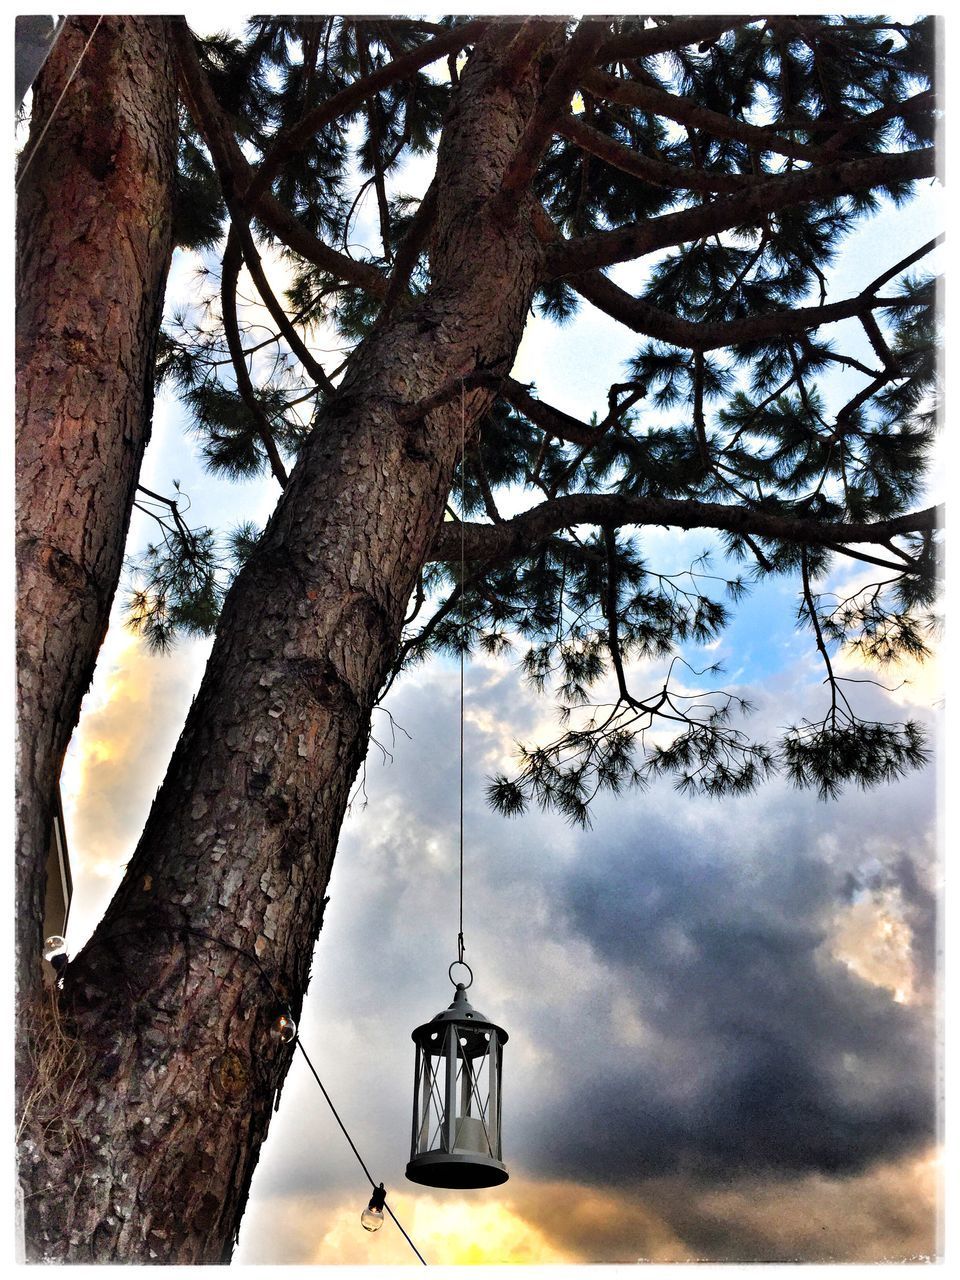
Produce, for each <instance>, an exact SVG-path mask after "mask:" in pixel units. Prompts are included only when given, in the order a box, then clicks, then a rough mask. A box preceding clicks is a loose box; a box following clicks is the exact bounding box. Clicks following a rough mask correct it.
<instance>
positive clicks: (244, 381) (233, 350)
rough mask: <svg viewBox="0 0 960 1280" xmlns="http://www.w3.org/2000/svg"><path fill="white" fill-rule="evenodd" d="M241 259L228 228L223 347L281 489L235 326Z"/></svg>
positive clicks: (278, 462) (276, 458)
mask: <svg viewBox="0 0 960 1280" xmlns="http://www.w3.org/2000/svg"><path fill="white" fill-rule="evenodd" d="M242 260H243V252H242V250H241V247H240V236H239V234H238V233H237V232H236V228H235V227H231V228H230V234H229V235H228V236H227V247H226V249H225V250H224V254H223V269H222V271H221V273H220V305H221V311H222V313H223V329H224V333H225V334H226V338H227V346H228V347H229V349H230V358H231V359H232V361H233V370H234V374H235V376H236V379H237V391H238V392H239V393H240V398H241V400H242V401H243V403H244V404H245V405H246V406H247V408H248V409H249V411H250V413H251V415H252V416H253V419H254V421H255V422H256V424H257V434H258V436H259V437H260V442H261V444H262V445H263V448H264V451H265V452H266V455H267V459H268V461H269V463H270V470H271V471H272V472H273V474H274V476H275V477H276V479H277V480H278V481H279V482H280V488H281V489H284V488H286V484H287V469H286V467H285V466H284V465H283V459H282V458H281V457H280V451H279V450H278V448H277V443H276V440H275V439H274V437H273V427H272V425H271V423H270V419H269V418H268V417H267V415H266V414H265V413H264V411H263V406H262V405H261V404H260V402H259V401H258V400H257V397H256V393H255V392H254V389H253V383H252V382H251V380H250V373H249V371H248V369H247V361H246V357H245V355H244V351H243V343H242V342H241V341H240V328H239V326H238V324H237V277H238V276H239V274H240V264H241V262H242Z"/></svg>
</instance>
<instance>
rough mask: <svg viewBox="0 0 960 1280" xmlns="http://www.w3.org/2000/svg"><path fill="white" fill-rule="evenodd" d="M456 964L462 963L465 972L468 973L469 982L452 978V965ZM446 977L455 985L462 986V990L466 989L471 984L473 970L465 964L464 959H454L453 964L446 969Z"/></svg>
mask: <svg viewBox="0 0 960 1280" xmlns="http://www.w3.org/2000/svg"><path fill="white" fill-rule="evenodd" d="M458 964H459V965H463V967H464V969H466V971H467V973H469V975H470V981H469V982H457V980H456V979H455V978H454V976H453V969H454V965H458ZM447 977H448V978H449V979H450V981H451V982H452V983H453V985H454V986H455V987H461V986H462V987H463V989H464V991H466V990H467V989H468V988H469V987H472V986H473V970H472V969H471V968H470V966H469V965H468V964H467V962H466V960H454V962H453V964H451V966H450V968H449V969H448V970H447Z"/></svg>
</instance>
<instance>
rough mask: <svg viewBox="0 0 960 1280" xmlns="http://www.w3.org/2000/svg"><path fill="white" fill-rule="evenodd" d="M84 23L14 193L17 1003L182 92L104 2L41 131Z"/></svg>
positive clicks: (111, 571)
mask: <svg viewBox="0 0 960 1280" xmlns="http://www.w3.org/2000/svg"><path fill="white" fill-rule="evenodd" d="M95 22H96V19H95V18H74V19H71V20H70V21H68V23H67V25H66V27H65V29H64V31H63V34H62V35H61V37H60V40H59V41H58V43H57V46H56V48H55V49H54V51H53V53H52V54H51V56H50V58H49V60H48V61H47V64H46V66H45V68H44V70H43V73H42V75H41V76H40V79H39V81H38V82H37V84H36V86H35V88H34V99H33V123H32V127H31V131H30V138H29V141H28V143H27V146H26V147H25V149H24V153H23V158H22V160H21V175H22V180H21V185H20V190H19V193H18V194H19V200H18V220H17V301H18V305H17V407H16V412H17V455H16V490H17V524H16V537H17V694H18V708H17V710H18V722H19V724H20V726H21V731H20V734H19V739H18V744H17V801H16V803H17V823H18V853H17V892H18V907H17V978H18V997H19V999H20V1000H21V1001H22V1002H23V1006H24V1007H27V1008H28V1007H31V1006H32V1005H33V1004H34V1003H35V1002H36V1000H37V999H38V993H39V986H40V947H41V943H42V938H41V924H42V919H43V910H42V902H43V893H44V875H45V860H46V852H47V846H48V844H49V839H50V823H51V815H52V812H53V800H54V792H55V788H56V784H57V780H58V778H59V775H60V768H61V765H62V762H63V755H64V752H65V750H66V747H67V743H68V741H69V738H70V734H71V733H72V731H73V728H74V726H75V724H76V722H77V719H78V717H79V713H80V703H81V700H82V698H83V695H84V692H85V691H86V689H87V687H88V685H89V683H90V679H91V677H92V674H93V668H94V664H95V662H96V657H97V652H98V650H99V648H100V644H101V642H102V640H103V636H104V633H105V631H106V627H107V617H108V615H109V612H110V605H111V601H112V600H113V595H114V591H115V589H116V584H117V580H118V577H119V573H120V567H121V563H122V556H123V546H124V542H125V539H126V533H127V526H128V523H129V518H130V510H131V504H132V501H133V494H134V489H135V486H136V481H137V476H138V474H139V470H140V462H141V458H142V456H143V450H144V447H145V445H146V442H147V438H148V436H149V431H150V415H151V410H152V382H153V361H154V347H155V342H156V334H157V331H158V326H159V321H160V310H161V306H162V302H163V290H164V283H165V280H166V273H167V267H168V265H169V259H170V251H171V235H172V226H171V211H172V190H173V185H172V184H173V175H174V165H175V161H176V140H177V99H176V84H175V79H174V72H173V66H172V61H171V57H170V53H169V47H168V42H167V40H166V36H165V23H164V22H163V21H162V20H161V19H157V18H145V17H126V18H116V17H105V18H104V19H103V20H102V21H101V23H100V26H99V28H97V30H96V34H95V35H94V37H93V40H92V41H91V43H90V46H89V48H88V49H87V50H86V53H85V55H84V57H83V61H82V63H81V65H80V68H79V71H78V73H77V75H76V76H75V78H74V79H73V81H72V83H71V84H70V86H69V88H68V89H67V91H66V94H65V96H64V97H63V100H62V102H60V103H59V106H58V107H57V109H56V116H55V119H54V121H53V123H52V125H51V127H50V128H49V129H47V131H46V132H45V133H43V130H44V127H45V125H46V123H47V121H48V119H49V117H50V113H51V110H52V109H53V108H54V105H55V104H56V103H57V100H58V99H59V97H60V94H61V92H62V91H63V89H64V86H65V85H66V84H67V81H68V77H69V75H70V72H71V70H72V69H73V68H74V66H75V65H76V63H77V60H78V58H79V57H80V55H81V51H82V50H83V49H84V46H85V45H86V43H87V40H88V38H89V37H90V35H91V33H92V32H93V30H94V24H95ZM38 144H39V145H38ZM22 1083H23V1080H22V1077H21V1084H22Z"/></svg>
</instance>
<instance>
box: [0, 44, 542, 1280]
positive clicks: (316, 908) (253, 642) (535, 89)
mask: <svg viewBox="0 0 960 1280" xmlns="http://www.w3.org/2000/svg"><path fill="white" fill-rule="evenodd" d="M512 34H513V32H512V30H511V28H510V27H502V26H501V27H494V28H492V29H490V30H489V31H488V32H487V34H486V35H485V36H484V37H483V38H482V39H481V40H480V42H479V43H478V45H477V46H476V49H475V52H474V56H473V57H472V58H471V60H470V62H469V63H468V65H467V68H466V70H465V71H464V73H463V78H462V81H461V84H460V87H459V89H458V91H457V93H456V96H455V98H454V101H453V103H452V105H451V108H450V111H449V114H448V118H447V120H446V123H445V126H444V130H443V135H442V141H441V144H440V149H439V155H438V182H437V191H438V196H437V201H438V214H437V221H436V226H435V232H434V236H433V242H432V253H431V275H432V281H433V284H432V287H431V289H430V292H429V294H428V296H427V297H426V298H425V299H424V300H423V301H422V302H420V303H418V304H417V305H415V306H410V307H408V308H407V309H406V310H400V311H399V312H398V313H394V315H393V316H392V317H391V318H389V319H388V320H387V321H386V322H384V323H383V325H382V327H380V328H379V329H378V330H377V331H375V332H374V334H373V335H372V336H371V337H370V338H369V339H368V340H367V341H366V342H365V343H364V346H363V348H362V351H360V352H358V353H357V355H356V356H355V358H354V360H353V361H352V363H351V371H350V372H349V373H348V374H347V375H346V377H345V380H344V382H343V384H342V385H341V387H340V388H339V390H338V392H337V394H336V396H335V398H334V399H333V400H332V402H331V403H330V404H329V405H328V407H327V408H326V409H325V411H324V414H323V417H322V420H321V421H320V423H319V426H318V427H317V430H316V431H315V432H314V433H313V435H312V437H311V440H310V442H309V443H308V445H307V447H306V450H305V452H304V454H303V455H302V457H301V459H300V461H299V462H298V464H297V466H296V468H295V470H294V471H293V473H292V475H291V477H290V481H289V484H288V486H287V488H286V490H285V492H284V494H283V497H282V499H281V501H280V504H279V506H278V508H277V510H276V512H275V514H274V516H273V517H272V519H271V520H270V523H269V525H268V526H267V529H266V531H265V534H264V536H263V539H262V541H261V544H260V545H259V547H258V549H257V552H256V554H255V556H254V557H253V559H252V561H251V562H250V563H249V564H248V566H247V567H246V568H245V569H244V571H243V572H242V573H241V575H240V576H239V578H238V579H237V581H236V583H235V585H234V587H233V589H232V591H231V593H230V596H229V598H228V600H227V603H226V606H225V608H224V611H223V615H222V619H221V622H220V626H219V629H218V634H217V639H216V641H215V644H214V648H213V652H212V655H211V658H210V662H209V665H208V668H207V672H206V674H205V677H204V680H203V683H202V685H201V688H200V691H199V693H198V695H197V698H196V700H195V702H194V704H193V706H192V708H191V711H190V714H189V716H188V719H187V722H186V726H185V728H184V731H183V735H182V737H181V739H180V742H179V744H178V746H177V749H176V751H175V753H174V756H173V759H172V761H171V763H170V766H169V769H168V772H167V775H166V778H165V780H164V783H163V785H162V787H161V789H160V791H159V792H158V795H157V798H156V800H155V803H154V806H153V809H152V812H151V814H150V817H149V819H148V822H147V825H146V828H145V831H144V834H143V836H142V838H141V841H140V844H139V846H138V848H137V850H136V853H135V855H134V857H133V859H132V861H131V863H130V865H129V867H128V870H127V873H126V875H125V878H124V881H123V883H122V885H121V887H120V889H119V891H118V893H117V895H116V898H115V899H114V901H113V903H112V904H111V906H110V908H109V910H108V912H107V914H106V916H105V918H104V920H103V922H102V924H101V926H100V927H99V929H98V930H97V932H96V934H95V936H94V937H93V938H92V940H91V941H90V943H89V944H88V946H87V947H86V948H85V949H84V951H83V952H82V953H81V955H80V956H79V957H78V958H77V959H76V960H75V961H74V962H73V963H72V964H71V966H70V968H69V969H68V971H67V978H66V984H65V989H64V992H63V1001H62V1008H63V1016H64V1018H65V1020H66V1027H67V1032H68V1036H69V1041H68V1043H69V1045H70V1052H71V1053H73V1054H74V1060H75V1061H79V1063H80V1069H79V1070H75V1071H74V1075H75V1077H76V1078H75V1081H74V1084H73V1087H72V1089H71V1090H70V1092H69V1093H67V1094H65V1093H64V1091H63V1090H61V1091H60V1096H59V1098H58V1100H57V1105H58V1118H57V1124H56V1125H55V1126H54V1129H55V1133H56V1141H55V1142H52V1141H51V1140H50V1137H49V1134H47V1136H45V1135H44V1133H43V1131H42V1129H41V1127H40V1121H41V1120H42V1119H43V1116H42V1108H38V1111H37V1115H36V1116H34V1117H33V1118H32V1119H30V1118H28V1127H27V1136H26V1140H25V1142H24V1144H23V1155H22V1158H21V1175H22V1177H23V1178H24V1180H25V1183H26V1191H27V1199H26V1225H27V1238H28V1248H29V1250H30V1252H31V1254H32V1256H33V1257H34V1258H37V1259H41V1258H46V1259H50V1260H63V1259H66V1258H69V1259H70V1260H71V1261H75V1262H85V1261H90V1262H93V1261H96V1262H104V1261H126V1262H137V1261H139V1262H180V1263H217V1262H223V1261H226V1260H227V1259H228V1258H229V1256H230V1253H231V1250H232V1246H233V1242H234V1240H235V1237H236V1232H237V1229H238V1225H239V1221H240V1215H241V1213H242V1211H243V1207H244V1203H245V1200H246V1195H247V1189H248V1186H249V1183H250V1178H251V1175H252V1172H253V1168H254V1166H255V1163H256V1160H257V1156H258V1152H259V1149H260V1145H261V1143H262V1141H263V1139H264V1137H265V1135H266V1131H267V1126H268V1123H269V1118H270V1115H271V1109H272V1103H273V1098H274V1095H275V1092H276V1090H277V1089H278V1088H279V1087H280V1085H281V1083H282V1080H283V1077H284V1075H285V1073H286V1070H287V1067H288V1065H289V1059H290V1053H291V1050H290V1049H289V1048H282V1047H278V1046H277V1045H276V1044H275V1042H274V1041H272V1040H271V1039H270V1037H269V1026H270V1022H271V1020H272V1017H273V1016H274V1015H275V1013H276V1010H275V1009H274V1008H273V1007H272V1004H271V998H270V995H269V992H268V991H267V990H266V989H265V985H264V983H263V982H262V980H261V979H260V977H259V975H258V973H257V971H256V968H255V966H254V965H252V964H251V963H250V961H249V960H248V959H246V958H245V957H244V956H242V955H240V954H238V953H237V952H235V951H232V950H230V949H229V948H227V947H222V946H219V945H217V944H215V943H211V942H209V941H207V940H205V939H204V938H201V937H199V936H197V934H190V933H186V932H184V928H185V927H189V928H191V929H195V930H202V931H204V932H206V933H209V934H213V935H216V936H217V937H218V938H222V939H224V940H225V941H226V942H228V943H230V944H232V945H236V946H239V947H243V948H247V949H250V950H253V951H255V952H256V954H258V955H259V956H260V957H261V960H262V963H263V965H264V967H265V968H266V969H267V970H268V971H269V973H270V974H271V976H272V979H273V982H274V984H275V985H276V986H277V988H278V990H279V991H280V993H281V996H282V998H283V999H284V1001H285V1002H289V1007H290V1008H291V1009H292V1011H293V1013H294V1016H299V1008H300V1002H301V998H302V993H303V991H304V989H305V986H306V983H307V978H308V967H309V962H310V956H311V953H312V949H313V945H314V942H315V939H316V937H317V934H318V931H319V928H320V925H321V923H322V914H323V904H324V891H325V888H326V885H327V881H328V877H329V873H330V867H331V862H332V859H333V855H334V850H335V846H336V841H337V836H338V832H339V829H340V825H341V821H342V819H343V815H344V810H345V806H346V803H347V798H348V793H349V788H350V785H351V783H352V780H353V778H354V776H355V773H356V770H357V768H358V766H359V763H360V761H361V759H362V756H363V754H364V751H365V749H366V744H367V734H368V727H369V719H370V714H371V709H372V706H373V703H374V700H375V698H376V696H377V693H378V691H379V689H380V688H381V685H382V684H383V681H384V679H385V677H386V675H387V673H388V671H389V668H390V664H391V661H392V660H393V658H394V656H395V653H396V650H397V646H398V642H399V637H400V633H401V629H402V621H403V613H404V610H405V608H406V605H407V602H408V599H409V596H410V593H411V591H412V589H413V586H414V583H415V579H416V575H417V572H418V570H419V568H420V566H421V564H422V563H423V561H424V559H425V558H426V556H427V554H428V551H429V548H430V545H431V542H432V540H433V538H434V536H435V534H436V530H437V527H438V525H439V523H440V522H441V521H442V518H443V506H444V501H445V499H446V496H447V493H448V491H449V488H450V484H451V480H452V476H453V470H454V466H455V463H456V458H457V454H458V451H459V445H460V435H461V414H460V401H459V397H456V398H455V399H454V400H453V401H451V402H448V403H446V404H445V405H442V406H441V407H439V408H436V409H434V410H433V411H431V412H429V413H428V414H427V415H426V416H425V417H422V418H420V419H418V420H415V421H413V422H410V421H406V420H405V419H404V416H403V410H404V409H407V408H409V406H410V405H411V404H416V403H417V402H419V401H422V400H424V399H426V398H427V397H429V396H430V395H432V394H434V393H435V392H436V391H437V390H438V388H440V387H442V386H443V385H445V384H446V383H449V381H450V380H451V379H456V378H459V377H460V376H461V375H465V374H468V373H470V372H472V371H473V370H475V369H476V368H477V367H478V366H481V367H486V368H492V369H497V370H502V371H503V372H504V373H505V372H507V371H508V370H509V368H510V366H511V364H512V362H513V358H514V354H515V351H516V348H517V345H518V343H519V339H520V336H521V333H522V330H523V326H524V321H525V317H526V314H527V310H528V308H529V306H530V302H531V298H532V295H533V291H534V285H535V282H536V279H537V277H538V274H539V272H540V270H541V267H542V258H543V248H542V246H541V244H540V242H539V240H538V239H537V237H536V235H535V233H534V230H533V225H532V218H533V209H532V203H531V201H530V200H529V198H527V197H522V198H521V199H520V200H518V201H517V203H516V206H515V208H514V209H513V211H509V212H505V211H504V209H503V208H502V207H498V205H497V202H496V199H495V197H496V195H497V193H498V191H499V190H500V187H501V183H502V180H503V177H504V174H505V173H506V171H507V168H508V166H509V164H510V162H511V160H512V159H513V157H514V155H515V153H516V151H517V146H518V143H519V141H520V139H521V138H522V137H523V135H524V130H525V127H526V126H527V125H528V124H529V122H530V120H531V118H532V117H533V115H534V112H535V109H536V107H537V104H538V102H539V101H540V99H541V96H542V93H543V84H542V83H541V71H540V66H539V64H538V63H535V64H533V65H528V66H527V67H526V68H525V69H524V70H522V71H515V74H514V76H513V77H512V79H511V80H510V81H509V82H508V81H507V80H506V79H505V78H504V76H503V75H502V73H501V58H502V55H503V54H504V51H505V48H506V44H507V43H508V42H509V40H510V39H511V36H512ZM492 394H493V393H492V392H491V391H490V390H487V389H475V390H471V391H469V392H467V393H466V395H465V406H466V431H467V433H468V438H469V433H470V431H471V428H472V425H473V424H474V423H475V422H476V421H477V419H478V417H479V415H480V414H481V413H482V412H483V410H484V409H485V408H486V407H487V406H488V405H489V403H490V399H491V397H492ZM51 1187H52V1188H56V1189H57V1190H56V1191H55V1192H54V1193H53V1194H50V1192H49V1190H47V1191H46V1194H44V1191H45V1189H48V1188H51Z"/></svg>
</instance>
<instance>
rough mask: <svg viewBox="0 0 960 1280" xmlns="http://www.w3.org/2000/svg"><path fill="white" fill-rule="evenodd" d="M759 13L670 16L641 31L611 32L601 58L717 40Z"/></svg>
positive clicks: (651, 52)
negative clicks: (615, 33) (617, 33)
mask: <svg viewBox="0 0 960 1280" xmlns="http://www.w3.org/2000/svg"><path fill="white" fill-rule="evenodd" d="M756 21H757V19H756V18H755V17H751V16H749V15H747V16H736V15H732V14H722V15H717V16H712V17H708V16H707V15H706V14H701V15H698V16H697V17H691V18H670V19H669V20H668V21H667V22H662V23H660V25H659V26H656V27H646V28H644V29H643V30H641V31H629V32H625V33H624V34H622V35H617V36H611V38H610V39H609V40H606V41H605V42H604V43H603V44H602V45H601V46H600V53H599V57H598V59H597V60H598V61H599V62H603V63H609V62H621V61H622V60H623V59H624V58H652V57H653V56H654V55H655V54H658V53H670V52H671V51H672V50H675V49H682V48H684V47H685V46H686V45H691V44H701V43H702V42H703V41H704V40H715V39H716V38H717V37H718V36H722V35H723V33H724V32H725V31H733V30H735V29H736V28H737V27H742V26H744V25H745V24H746V23H748V22H756Z"/></svg>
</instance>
